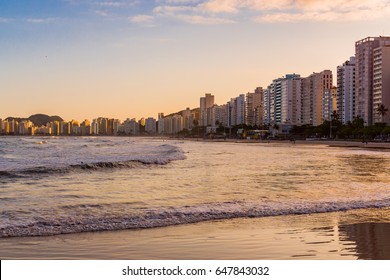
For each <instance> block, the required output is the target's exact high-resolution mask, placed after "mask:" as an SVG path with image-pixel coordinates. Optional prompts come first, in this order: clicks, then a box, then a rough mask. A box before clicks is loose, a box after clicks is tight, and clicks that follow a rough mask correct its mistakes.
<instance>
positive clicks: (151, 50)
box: [0, 0, 390, 120]
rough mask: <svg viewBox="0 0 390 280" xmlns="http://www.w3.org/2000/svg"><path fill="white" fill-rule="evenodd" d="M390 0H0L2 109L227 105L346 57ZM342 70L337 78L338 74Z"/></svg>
mask: <svg viewBox="0 0 390 280" xmlns="http://www.w3.org/2000/svg"><path fill="white" fill-rule="evenodd" d="M389 15H390V1H384V0H376V1H354V0H352V1H339V0H336V1H327V2H326V3H322V2H321V1H287V0H286V1H284V0H281V1H278V2H272V3H265V2H264V1H250V0H247V1H234V0H231V1H226V0H225V1H218V0H213V1H200V0H199V1H198V0H180V1H179V0H165V1H164V0H158V1H70V0H69V1H50V2H49V1H39V2H35V1H19V2H18V4H15V3H14V2H13V1H9V2H1V3H0V47H1V49H2V52H1V53H0V60H1V61H2V63H1V65H0V74H1V76H2V81H1V83H0V92H1V102H0V112H1V116H0V117H2V118H6V117H9V116H13V117H28V116H29V115H32V114H35V113H45V114H48V115H54V114H57V115H60V116H61V117H63V118H64V119H67V120H71V119H78V120H83V119H93V118H95V117H96V116H99V115H103V116H104V115H105V116H110V117H114V118H119V119H122V120H123V119H126V118H127V117H128V116H131V117H135V118H137V119H140V118H142V117H149V116H151V117H154V118H157V114H158V113H159V112H164V113H166V114H169V113H173V112H177V111H181V110H183V109H184V108H187V107H190V108H196V107H199V96H202V95H203V94H204V93H207V92H211V93H213V94H214V95H215V96H216V97H217V99H216V100H215V103H217V104H222V103H225V102H226V101H228V100H229V99H230V98H231V97H234V96H238V95H239V94H242V93H246V92H249V91H252V90H253V89H255V88H256V87H266V86H267V85H268V84H269V83H270V82H271V81H272V80H273V79H275V78H278V77H280V76H282V75H285V74H286V73H299V74H300V75H301V76H304V77H306V76H309V75H310V74H311V73H313V72H319V71H322V70H323V69H330V70H332V72H333V73H336V67H337V66H339V65H341V64H342V63H344V62H345V61H347V60H348V59H349V58H350V57H351V56H353V55H354V53H355V49H354V48H355V45H354V43H355V42H356V41H358V40H360V39H362V38H366V37H367V36H379V35H384V34H389V33H390V23H389V22H386V17H387V18H388V16H389ZM335 82H336V81H335V79H333V84H335Z"/></svg>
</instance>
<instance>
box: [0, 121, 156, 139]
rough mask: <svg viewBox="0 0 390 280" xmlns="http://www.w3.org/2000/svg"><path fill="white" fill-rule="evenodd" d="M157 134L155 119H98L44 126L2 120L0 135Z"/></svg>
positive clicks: (50, 123) (0, 122)
mask: <svg viewBox="0 0 390 280" xmlns="http://www.w3.org/2000/svg"><path fill="white" fill-rule="evenodd" d="M156 133H157V121H156V119H154V118H147V119H144V118H142V119H141V120H139V121H137V120H136V119H126V120H125V121H123V122H121V121H120V120H118V119H110V118H101V117H99V118H97V119H93V120H92V122H90V121H89V120H84V121H83V122H81V123H79V122H78V121H75V120H72V121H69V122H67V121H52V122H49V123H47V124H46V125H43V126H39V127H38V126H35V125H34V124H33V123H32V122H31V121H30V120H22V121H20V122H18V121H17V120H14V119H12V120H2V119H0V134H2V135H35V134H39V135H54V136H56V135H65V136H66V135H75V136H91V135H106V136H111V135H140V134H148V135H154V134H156Z"/></svg>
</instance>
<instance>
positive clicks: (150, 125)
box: [145, 118, 157, 134]
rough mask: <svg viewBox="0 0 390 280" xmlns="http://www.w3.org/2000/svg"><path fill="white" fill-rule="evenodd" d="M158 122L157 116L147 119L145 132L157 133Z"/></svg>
mask: <svg viewBox="0 0 390 280" xmlns="http://www.w3.org/2000/svg"><path fill="white" fill-rule="evenodd" d="M156 126H157V122H156V119H155V118H147V119H146V120H145V132H146V133H148V134H155V133H156Z"/></svg>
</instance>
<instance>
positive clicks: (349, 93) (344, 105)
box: [337, 56, 356, 124]
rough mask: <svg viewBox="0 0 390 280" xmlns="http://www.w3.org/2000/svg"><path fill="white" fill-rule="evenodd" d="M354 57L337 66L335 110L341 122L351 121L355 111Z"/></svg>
mask: <svg viewBox="0 0 390 280" xmlns="http://www.w3.org/2000/svg"><path fill="white" fill-rule="evenodd" d="M355 70H356V67H355V57H354V56H352V57H351V58H350V59H349V60H347V61H346V62H344V63H343V65H340V66H337V112H338V114H339V115H340V118H341V122H342V123H343V124H346V123H348V122H352V121H353V118H354V117H356V113H355Z"/></svg>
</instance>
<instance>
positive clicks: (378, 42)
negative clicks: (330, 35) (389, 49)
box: [355, 36, 390, 125]
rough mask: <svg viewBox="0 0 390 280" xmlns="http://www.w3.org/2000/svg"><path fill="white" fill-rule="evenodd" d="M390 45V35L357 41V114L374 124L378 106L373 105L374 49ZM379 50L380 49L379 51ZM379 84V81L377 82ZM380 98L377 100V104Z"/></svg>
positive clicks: (368, 122)
mask: <svg viewBox="0 0 390 280" xmlns="http://www.w3.org/2000/svg"><path fill="white" fill-rule="evenodd" d="M387 45H390V37H382V36H380V37H367V38H365V39H362V40H360V41H357V42H356V43H355V57H356V102H355V114H356V115H357V116H360V117H362V118H363V119H364V123H365V125H372V124H373V121H374V118H373V117H374V116H375V115H376V112H375V111H376V108H374V105H373V88H374V82H373V80H374V50H376V49H378V48H381V47H383V46H387ZM377 52H378V51H377ZM377 86H378V83H377ZM377 102H378V100H376V104H377Z"/></svg>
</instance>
